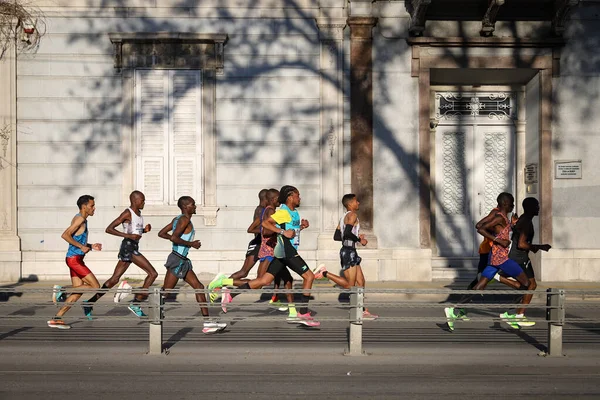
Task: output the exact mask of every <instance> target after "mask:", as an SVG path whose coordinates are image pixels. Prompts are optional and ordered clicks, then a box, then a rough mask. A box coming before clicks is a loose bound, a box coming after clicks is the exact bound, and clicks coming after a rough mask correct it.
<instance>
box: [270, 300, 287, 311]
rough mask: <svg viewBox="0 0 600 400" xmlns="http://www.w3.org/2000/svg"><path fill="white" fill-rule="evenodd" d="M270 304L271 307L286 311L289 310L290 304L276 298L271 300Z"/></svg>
mask: <svg viewBox="0 0 600 400" xmlns="http://www.w3.org/2000/svg"><path fill="white" fill-rule="evenodd" d="M269 305H270V306H271V307H277V310H278V311H281V312H284V311H287V310H288V305H287V304H283V303H282V302H281V301H280V300H275V301H273V299H271V300H269Z"/></svg>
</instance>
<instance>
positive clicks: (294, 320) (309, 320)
mask: <svg viewBox="0 0 600 400" xmlns="http://www.w3.org/2000/svg"><path fill="white" fill-rule="evenodd" d="M286 321H287V323H288V324H301V325H306V326H309V327H311V328H315V327H317V326H320V325H321V323H320V322H318V321H315V319H314V318H313V317H312V316H311V315H310V313H309V312H307V313H306V314H300V313H297V314H296V315H295V316H294V315H290V316H288V317H287V319H286Z"/></svg>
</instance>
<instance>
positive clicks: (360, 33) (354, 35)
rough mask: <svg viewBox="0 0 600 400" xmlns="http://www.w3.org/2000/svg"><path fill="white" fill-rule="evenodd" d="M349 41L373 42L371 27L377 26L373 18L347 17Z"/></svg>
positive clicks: (375, 19)
mask: <svg viewBox="0 0 600 400" xmlns="http://www.w3.org/2000/svg"><path fill="white" fill-rule="evenodd" d="M347 23H348V26H349V27H350V40H368V41H372V40H373V27H374V26H375V25H377V18H375V17H348V20H347Z"/></svg>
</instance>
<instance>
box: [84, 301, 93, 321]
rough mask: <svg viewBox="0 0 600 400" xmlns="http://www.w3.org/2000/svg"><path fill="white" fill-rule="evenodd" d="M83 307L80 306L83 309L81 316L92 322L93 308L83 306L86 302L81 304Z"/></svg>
mask: <svg viewBox="0 0 600 400" xmlns="http://www.w3.org/2000/svg"><path fill="white" fill-rule="evenodd" d="M83 304H84V305H82V306H81V307H82V308H83V314H84V315H85V316H86V317H87V319H89V320H90V321H91V320H92V311H93V310H94V307H93V306H90V305H87V306H86V305H85V304H89V303H88V302H87V301H84V302H83Z"/></svg>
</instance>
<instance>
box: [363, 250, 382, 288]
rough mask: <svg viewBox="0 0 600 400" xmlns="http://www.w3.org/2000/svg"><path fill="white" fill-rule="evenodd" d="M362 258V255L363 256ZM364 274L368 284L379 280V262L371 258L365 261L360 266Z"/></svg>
mask: <svg viewBox="0 0 600 400" xmlns="http://www.w3.org/2000/svg"><path fill="white" fill-rule="evenodd" d="M361 257H362V254H361ZM360 266H361V268H362V270H363V274H364V275H365V281H366V282H367V285H368V282H375V281H378V280H379V260H378V259H376V258H369V259H365V258H364V257H363V260H362V262H361V264H360Z"/></svg>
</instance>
